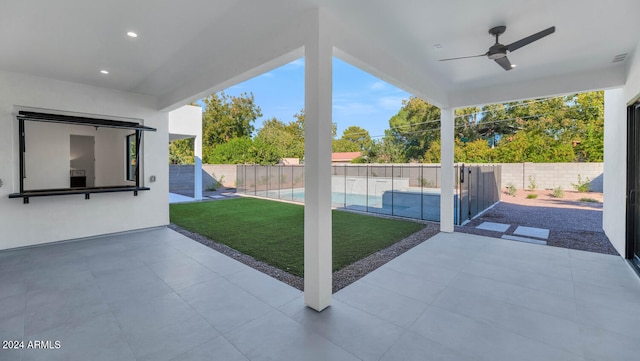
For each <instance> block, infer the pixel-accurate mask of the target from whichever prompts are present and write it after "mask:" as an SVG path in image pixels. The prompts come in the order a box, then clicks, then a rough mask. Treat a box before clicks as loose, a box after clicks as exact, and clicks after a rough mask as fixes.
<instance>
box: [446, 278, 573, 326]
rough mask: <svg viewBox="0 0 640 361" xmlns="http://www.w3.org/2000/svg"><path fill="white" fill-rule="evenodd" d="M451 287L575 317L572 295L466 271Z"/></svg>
mask: <svg viewBox="0 0 640 361" xmlns="http://www.w3.org/2000/svg"><path fill="white" fill-rule="evenodd" d="M451 287H455V288H457V289H460V290H464V291H469V292H474V293H478V294H481V295H484V296H487V297H489V298H492V299H495V300H498V301H503V302H507V303H510V304H513V305H520V306H523V307H527V308H529V309H531V310H534V311H539V312H543V313H548V314H550V315H554V316H558V317H562V318H565V319H567V320H570V321H575V320H576V317H577V316H576V300H575V298H573V297H563V296H559V295H554V294H551V293H548V292H544V291H539V290H534V289H531V288H527V287H523V286H517V285H513V284H509V283H506V282H502V281H496V280H492V279H489V278H484V277H479V276H475V275H471V274H468V273H463V274H461V275H460V276H459V277H458V278H456V279H455V280H454V281H453V282H451Z"/></svg>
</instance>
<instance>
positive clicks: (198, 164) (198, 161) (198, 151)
mask: <svg viewBox="0 0 640 361" xmlns="http://www.w3.org/2000/svg"><path fill="white" fill-rule="evenodd" d="M200 128H202V127H200ZM193 147H194V149H193V157H194V163H195V164H194V167H193V171H194V172H195V174H194V177H193V182H194V184H193V197H194V198H195V199H196V200H197V201H199V200H202V131H200V134H198V135H197V136H196V137H195V138H194V139H193Z"/></svg>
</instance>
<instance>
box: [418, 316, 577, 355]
mask: <svg viewBox="0 0 640 361" xmlns="http://www.w3.org/2000/svg"><path fill="white" fill-rule="evenodd" d="M412 330H413V331H415V332H416V333H418V334H420V335H422V336H423V337H426V338H428V339H431V340H433V341H436V342H438V343H440V344H442V345H444V346H447V347H448V348H452V349H455V350H458V351H460V352H463V353H465V354H470V355H480V356H481V357H483V358H484V359H486V360H505V361H507V360H531V361H537V360H557V361H561V360H576V361H577V360H582V356H579V355H575V354H572V353H570V352H567V351H565V350H562V349H558V348H555V347H552V346H549V345H546V344H544V343H542V342H539V341H536V340H533V339H529V338H526V337H523V336H520V335H517V334H515V333H512V332H508V331H504V330H502V329H500V328H498V327H496V326H493V325H491V324H489V323H487V322H483V321H478V320H474V319H472V318H470V317H466V316H462V315H459V314H456V313H452V312H449V311H446V310H444V309H441V308H438V307H435V306H432V307H430V308H429V309H428V310H427V311H425V313H424V314H423V315H422V316H421V317H420V319H419V320H418V321H417V322H416V323H415V324H414V325H413V327H412Z"/></svg>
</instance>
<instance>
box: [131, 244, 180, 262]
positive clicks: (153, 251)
mask: <svg viewBox="0 0 640 361" xmlns="http://www.w3.org/2000/svg"><path fill="white" fill-rule="evenodd" d="M129 252H130V253H131V255H132V256H133V257H135V258H137V259H139V260H140V261H142V262H144V263H145V264H150V263H157V262H163V261H168V260H175V261H180V260H186V259H189V258H190V257H189V256H187V255H185V254H184V253H182V252H179V251H178V250H176V249H175V248H173V247H170V246H166V245H165V246H163V247H140V248H135V249H132V250H130V251H129Z"/></svg>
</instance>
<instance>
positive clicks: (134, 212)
mask: <svg viewBox="0 0 640 361" xmlns="http://www.w3.org/2000/svg"><path fill="white" fill-rule="evenodd" d="M20 107H26V108H40V109H42V111H45V110H46V109H50V110H55V111H61V112H75V113H85V114H87V115H94V116H100V115H102V116H109V117H124V118H135V119H142V120H143V123H144V124H145V125H147V126H150V127H154V128H157V130H158V131H157V132H146V133H145V134H144V141H143V144H142V146H143V150H142V156H143V167H144V177H141V178H142V182H141V184H143V185H146V186H149V187H150V188H151V190H150V191H143V192H139V193H138V196H137V197H134V196H133V194H132V193H130V192H125V193H106V194H92V195H91V199H89V200H85V199H84V196H82V195H69V196H55V197H37V198H31V199H30V204H26V205H25V204H22V199H9V198H8V195H9V194H10V193H15V192H18V191H19V159H18V131H17V128H18V121H17V120H16V118H15V111H16V109H19V108H20ZM156 107H157V103H156V99H155V98H153V97H148V96H142V95H139V94H133V93H128V92H122V91H115V90H109V89H104V88H96V87H90V86H85V85H80V84H75V83H69V82H62V81H56V80H50V79H44V78H39V77H34V76H27V75H21V74H15V73H8V72H1V71H0V180H2V182H3V185H2V187H0V249H7V248H15V247H21V246H28V245H35V244H40V243H47V242H53V241H60V240H67V239H74V238H81V237H88V236H93V235H99V234H107V233H114V232H121V231H127V230H134V229H140V228H147V227H154V226H161V225H166V224H168V222H169V209H168V205H167V204H168V167H167V159H168V147H167V143H168V133H167V127H168V115H167V113H166V112H159V111H157V110H155V109H156ZM96 151H97V149H96ZM67 152H68V149H67ZM67 161H68V160H67ZM66 166H67V167H68V163H67V164H66ZM66 172H68V170H67V171H66ZM152 175H153V176H155V177H156V179H157V181H156V182H154V183H150V182H149V177H150V176H152Z"/></svg>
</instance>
